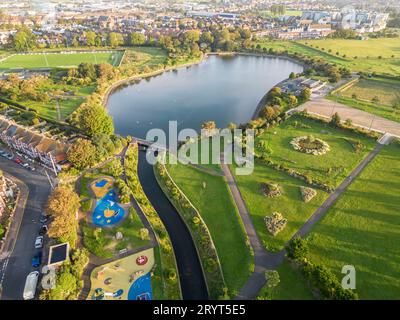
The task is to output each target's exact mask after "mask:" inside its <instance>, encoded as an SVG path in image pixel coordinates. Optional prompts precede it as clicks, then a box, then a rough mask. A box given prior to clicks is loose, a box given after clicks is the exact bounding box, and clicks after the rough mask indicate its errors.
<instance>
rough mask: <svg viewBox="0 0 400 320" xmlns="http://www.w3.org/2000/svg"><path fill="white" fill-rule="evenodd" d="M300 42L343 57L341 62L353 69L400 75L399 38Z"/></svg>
mask: <svg viewBox="0 0 400 320" xmlns="http://www.w3.org/2000/svg"><path fill="white" fill-rule="evenodd" d="M300 43H302V44H304V45H306V46H307V47H310V48H312V49H316V50H317V51H319V52H321V54H323V53H326V52H328V53H330V54H331V55H334V56H336V57H342V58H343V59H344V61H342V62H341V63H340V64H342V65H344V66H347V67H348V68H350V69H351V70H353V71H363V72H370V73H373V72H376V73H378V74H390V75H400V39H399V38H380V39H368V40H344V39H321V40H304V41H301V42H300ZM336 53H338V55H337V54H336ZM343 55H345V57H343Z"/></svg>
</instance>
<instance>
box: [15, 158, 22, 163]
mask: <svg viewBox="0 0 400 320" xmlns="http://www.w3.org/2000/svg"><path fill="white" fill-rule="evenodd" d="M14 161H15V162H16V163H18V164H21V163H22V160H21V159H20V158H15V160H14Z"/></svg>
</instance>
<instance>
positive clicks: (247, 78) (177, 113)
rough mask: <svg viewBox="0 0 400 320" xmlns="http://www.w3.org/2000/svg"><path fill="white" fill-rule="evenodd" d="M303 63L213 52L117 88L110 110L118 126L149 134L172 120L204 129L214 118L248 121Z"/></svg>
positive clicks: (124, 130)
mask: <svg viewBox="0 0 400 320" xmlns="http://www.w3.org/2000/svg"><path fill="white" fill-rule="evenodd" d="M302 70H303V68H302V66H301V65H299V64H296V63H294V62H291V61H289V60H286V59H280V58H267V57H248V56H236V57H217V56H210V57H209V58H208V59H206V60H205V61H204V62H202V63H201V64H199V65H195V66H191V67H188V68H183V69H179V70H177V71H169V72H165V73H163V74H161V75H158V76H155V77H151V78H147V79H143V80H141V81H137V82H136V83H132V84H129V85H124V86H122V87H120V88H118V89H117V90H116V91H115V92H114V93H113V94H112V95H111V96H110V98H109V101H108V111H109V113H110V115H111V116H112V117H113V119H114V126H115V131H116V133H118V134H121V135H131V136H135V137H139V138H146V133H147V132H148V130H150V129H152V128H161V129H163V130H165V132H166V133H168V121H169V120H176V121H177V122H178V130H181V129H184V128H192V129H195V130H196V131H198V130H200V128H201V124H202V123H203V122H205V121H209V120H213V121H215V122H216V124H217V127H218V128H225V127H226V126H227V125H228V124H229V123H230V122H234V123H237V124H239V123H245V122H247V121H249V120H250V119H251V117H252V115H253V113H254V110H255V108H256V106H257V104H258V102H259V101H260V100H261V98H262V97H263V96H264V94H265V93H266V92H267V91H268V90H270V89H271V88H272V87H273V86H274V85H276V84H277V83H278V82H280V81H282V80H284V79H285V78H287V77H288V76H289V74H290V73H291V72H295V73H298V72H301V71H302Z"/></svg>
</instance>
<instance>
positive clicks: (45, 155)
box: [0, 117, 68, 170]
mask: <svg viewBox="0 0 400 320" xmlns="http://www.w3.org/2000/svg"><path fill="white" fill-rule="evenodd" d="M0 139H1V140H2V141H3V142H4V143H5V144H7V145H8V146H9V147H11V148H13V149H15V150H18V151H20V152H22V153H24V154H26V155H27V156H28V157H30V158H32V159H36V160H39V161H40V162H41V163H43V164H45V165H46V166H49V167H51V168H53V166H54V167H55V168H56V169H57V170H60V169H61V168H60V166H59V163H60V162H62V161H65V160H66V158H67V154H66V152H67V150H68V145H67V144H66V143H64V142H60V141H56V140H54V139H51V138H48V137H45V136H44V135H42V134H40V133H37V132H34V131H32V130H30V129H27V128H26V127H23V126H20V125H18V124H16V123H15V122H13V121H10V120H8V119H6V118H3V117H1V118H0Z"/></svg>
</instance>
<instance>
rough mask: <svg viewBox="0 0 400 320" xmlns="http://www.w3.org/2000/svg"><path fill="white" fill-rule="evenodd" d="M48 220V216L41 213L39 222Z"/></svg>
mask: <svg viewBox="0 0 400 320" xmlns="http://www.w3.org/2000/svg"><path fill="white" fill-rule="evenodd" d="M48 220H49V216H48V215H47V214H45V213H42V215H41V216H40V223H46V222H47V221H48Z"/></svg>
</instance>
